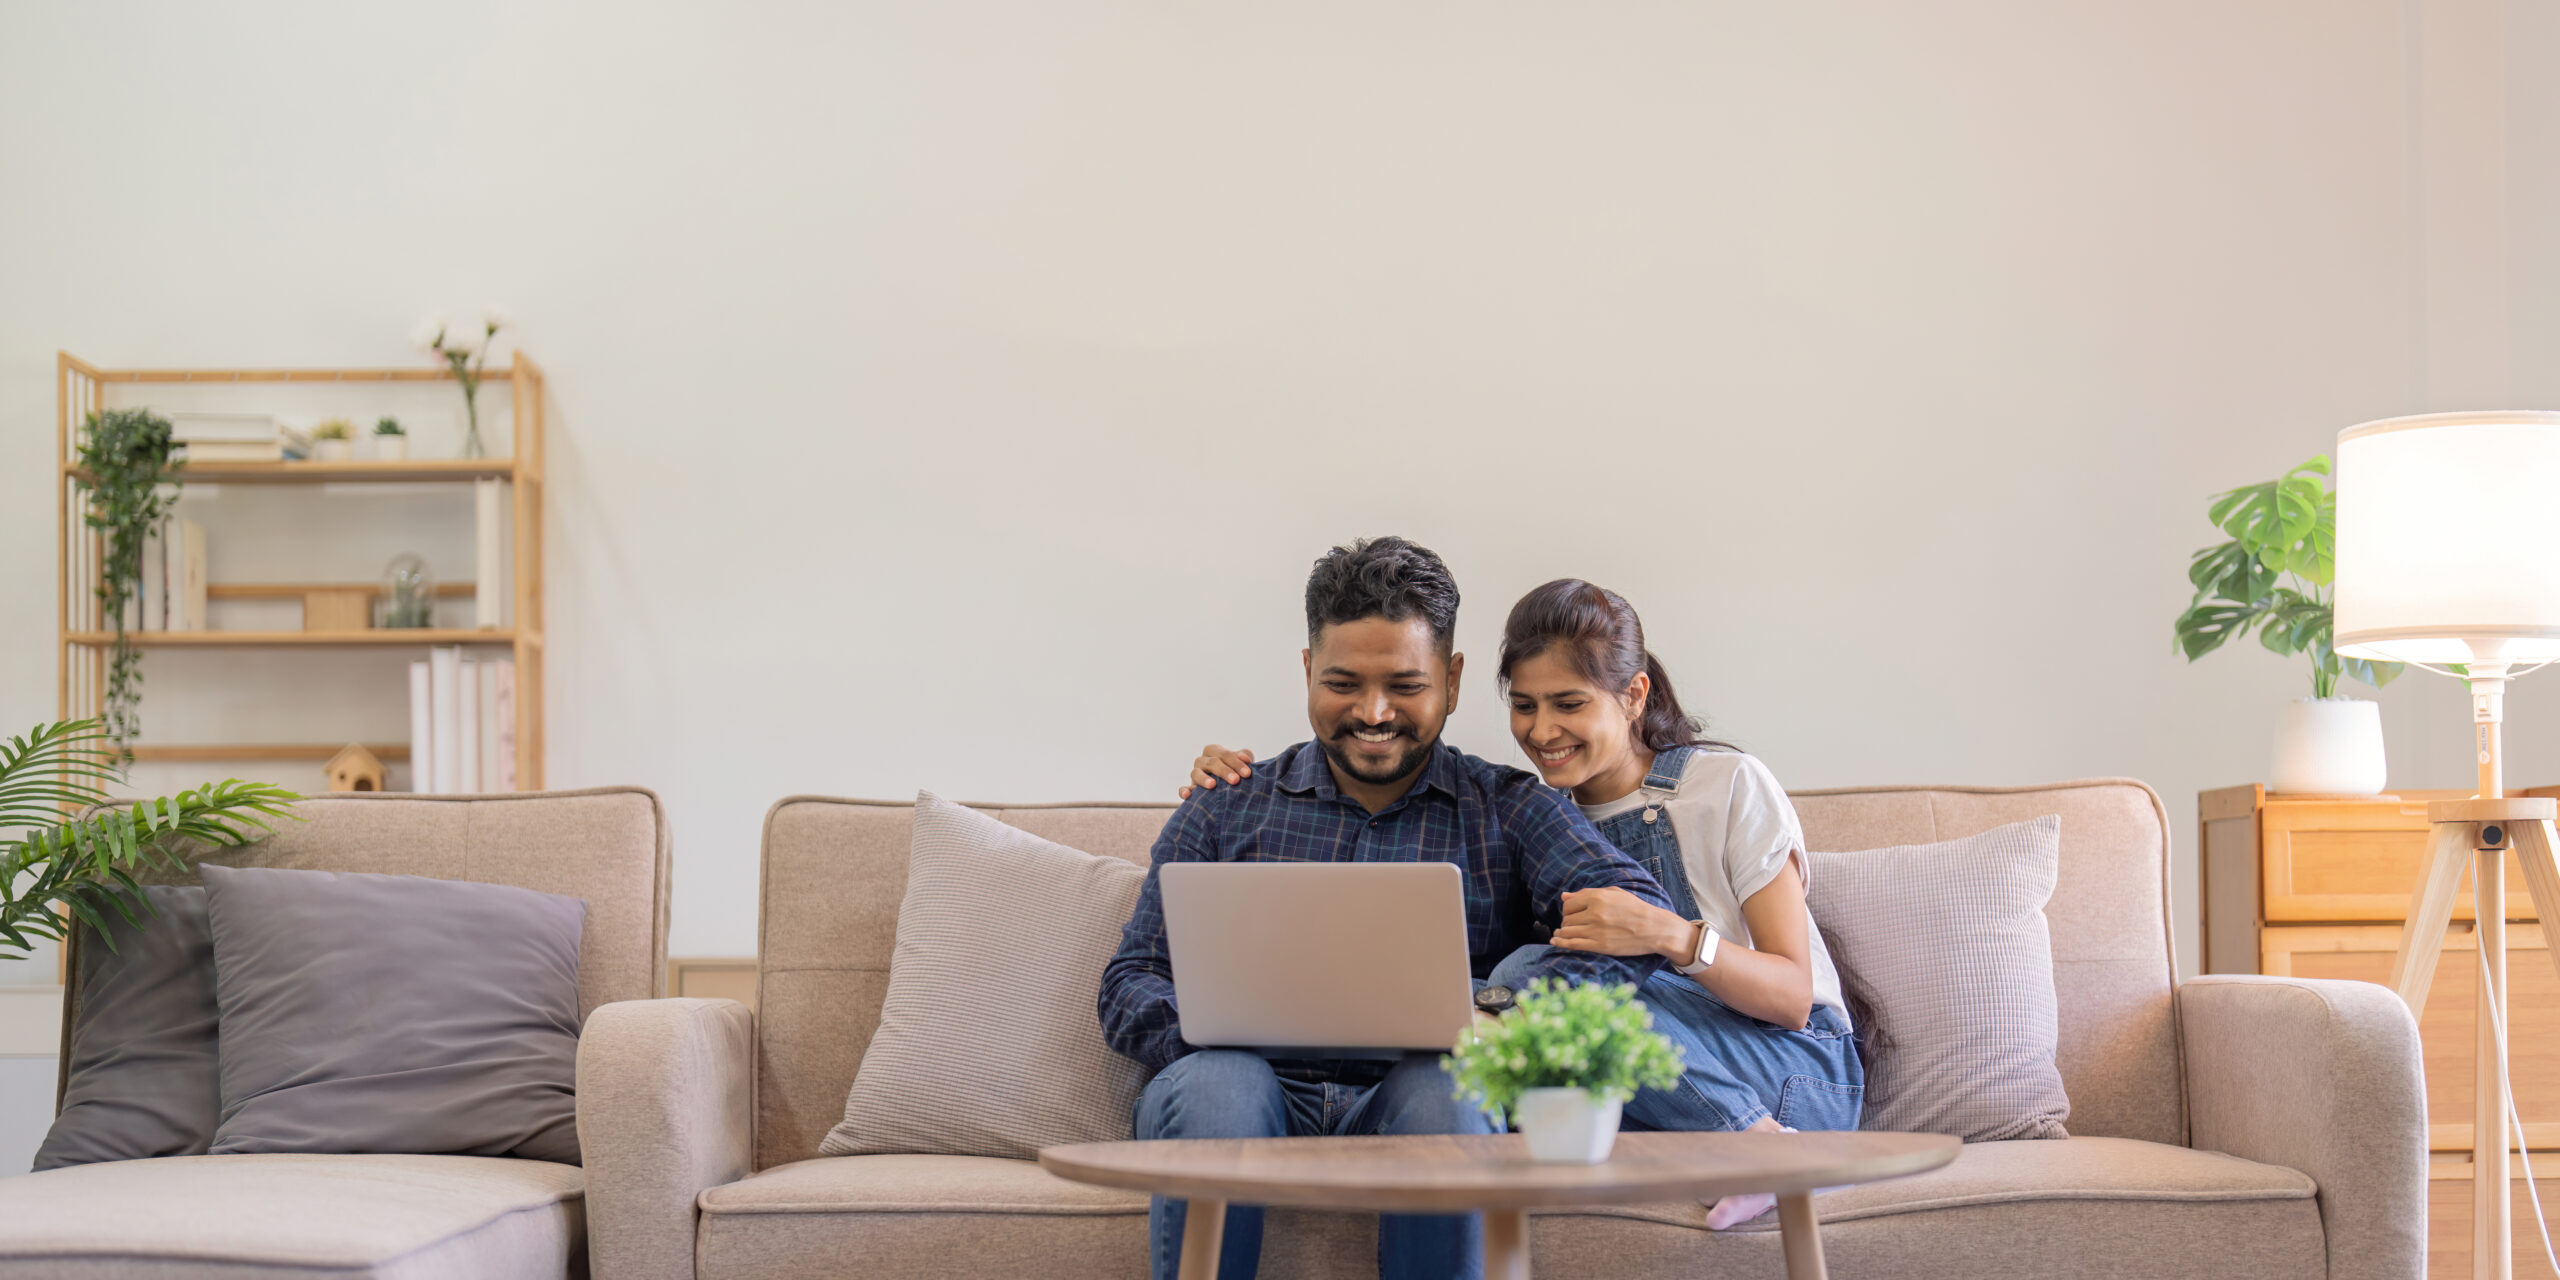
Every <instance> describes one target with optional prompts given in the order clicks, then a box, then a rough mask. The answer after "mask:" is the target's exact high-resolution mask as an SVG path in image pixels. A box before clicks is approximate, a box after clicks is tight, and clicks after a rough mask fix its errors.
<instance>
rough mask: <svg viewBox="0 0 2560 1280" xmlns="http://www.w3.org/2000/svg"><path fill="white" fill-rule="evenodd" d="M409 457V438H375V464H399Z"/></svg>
mask: <svg viewBox="0 0 2560 1280" xmlns="http://www.w3.org/2000/svg"><path fill="white" fill-rule="evenodd" d="M408 456H409V437H407V436H375V437H374V438H373V457H374V460H375V461H376V462H399V461H402V460H404V459H406V458H407V457H408Z"/></svg>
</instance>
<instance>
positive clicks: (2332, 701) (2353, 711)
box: [2267, 698, 2385, 796]
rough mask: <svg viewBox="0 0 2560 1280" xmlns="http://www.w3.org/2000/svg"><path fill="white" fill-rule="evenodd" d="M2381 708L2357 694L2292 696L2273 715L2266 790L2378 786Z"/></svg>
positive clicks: (2355, 792)
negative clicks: (2273, 754)
mask: <svg viewBox="0 0 2560 1280" xmlns="http://www.w3.org/2000/svg"><path fill="white" fill-rule="evenodd" d="M2384 780H2385V779H2384V773H2383V760H2382V708H2381V706H2380V705H2379V704H2377V703H2372V702H2366V701H2364V700H2363V699H2360V698H2296V699H2294V700H2293V701H2292V702H2290V703H2288V704H2286V706H2285V709H2284V712H2283V714H2282V715H2280V716H2278V717H2277V719H2276V758H2275V767H2274V768H2272V769H2270V770H2268V771H2267V790H2269V791H2277V792H2286V793H2293V794H2306V793H2307V794H2312V795H2331V796H2369V795H2372V794H2374V793H2376V792H2378V791H2380V790H2382V784H2383V782H2384Z"/></svg>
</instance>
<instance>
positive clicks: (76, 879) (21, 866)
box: [0, 720, 302, 959]
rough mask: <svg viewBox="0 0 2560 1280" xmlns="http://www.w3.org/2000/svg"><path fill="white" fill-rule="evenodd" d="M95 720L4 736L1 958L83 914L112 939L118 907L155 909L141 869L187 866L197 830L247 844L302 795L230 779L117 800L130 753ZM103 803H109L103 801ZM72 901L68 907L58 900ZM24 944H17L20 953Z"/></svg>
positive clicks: (130, 911)
mask: <svg viewBox="0 0 2560 1280" xmlns="http://www.w3.org/2000/svg"><path fill="white" fill-rule="evenodd" d="M108 743H109V739H108V737H107V733H106V731H105V729H103V728H102V727H101V726H100V724H99V722H98V721H95V720H73V721H67V722H64V723H61V724H40V725H37V726H36V727H35V728H34V730H32V731H30V732H29V733H27V734H25V735H23V736H20V737H16V738H12V739H10V740H9V742H8V744H7V745H6V746H0V959H24V958H25V956H26V953H27V952H29V951H31V950H33V949H34V948H35V943H36V939H38V938H50V939H53V940H55V941H57V942H58V941H60V940H61V939H62V937H63V935H64V933H65V932H66V931H67V930H68V929H69V928H70V925H71V921H72V920H78V921H80V922H82V923H84V924H87V925H88V926H89V927H90V928H92V929H95V930H97V931H98V936H99V938H100V939H101V940H103V941H104V942H105V943H106V944H107V946H108V947H109V948H110V949H113V948H114V946H115V935H114V934H113V933H111V932H110V931H109V930H108V928H107V915H108V913H109V912H111V911H112V912H114V913H115V914H116V915H119V916H122V917H123V918H124V919H125V921H126V922H127V923H131V924H139V923H141V920H142V915H143V914H144V913H148V912H149V911H150V910H151V901H150V899H148V898H145V897H144V896H143V895H142V892H141V886H140V885H139V884H138V883H137V882H136V881H135V880H134V878H133V874H132V873H133V872H134V871H136V870H139V869H143V868H146V867H148V866H150V865H152V864H153V863H158V864H160V865H162V866H164V867H167V868H170V869H173V870H175V869H182V868H183V867H184V866H185V863H184V861H183V860H182V859H181V858H180V857H179V856H178V853H179V850H180V848H181V847H183V846H185V845H186V844H187V843H188V842H193V843H194V844H196V845H212V846H222V845H242V844H248V843H249V842H251V841H253V840H257V839H261V838H263V837H264V835H265V834H266V831H267V829H268V828H269V827H270V825H271V823H270V819H274V818H279V817H284V818H290V817H292V814H291V813H290V812H288V811H287V809H286V808H285V806H287V805H289V804H292V803H293V802H294V801H297V800H300V799H301V798H302V797H301V796H299V795H296V794H294V793H293V792H290V791H287V790H284V789H283V788H281V787H271V786H267V785H265V784H264V783H256V782H242V781H240V780H239V779H237V778H231V779H227V780H225V781H222V782H217V783H213V784H211V785H208V786H203V787H197V788H195V789H194V790H191V791H181V792H179V793H178V794H177V795H174V796H164V797H161V798H159V799H155V800H143V801H139V802H136V803H133V804H129V805H113V806H108V805H107V803H106V802H107V792H106V789H105V786H104V785H103V784H105V783H110V782H115V781H118V780H119V775H118V773H117V768H116V766H117V764H118V761H119V757H120V753H119V752H117V751H116V750H115V749H113V748H112V747H111V746H109V745H107V744H108ZM102 806H104V807H102ZM57 904H59V908H60V911H64V912H68V913H69V917H70V918H69V919H65V918H64V916H63V915H62V914H59V913H58V912H57V909H56V906H57ZM13 953H14V954H13Z"/></svg>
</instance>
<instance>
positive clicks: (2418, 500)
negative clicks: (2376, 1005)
mask: <svg viewBox="0 0 2560 1280" xmlns="http://www.w3.org/2000/svg"><path fill="white" fill-rule="evenodd" d="M2555 485H2560V413H2542V412H2530V411H2506V412H2491V413H2430V414H2420V415H2417V416H2414V417H2407V418H2386V419H2383V420H2382V421H2379V422H2367V423H2362V424H2360V425H2357V426H2352V427H2349V428H2347V429H2346V430H2344V431H2341V432H2339V433H2338V495H2339V496H2338V515H2339V519H2338V539H2337V553H2338V567H2339V569H2340V570H2342V572H2341V573H2340V574H2339V576H2338V588H2339V590H2338V636H2337V638H2338V649H2339V652H2340V653H2341V654H2342V655H2344V656H2348V657H2353V658H2359V659H2365V660H2369V661H2392V662H2406V663H2414V664H2416V665H2418V666H2422V667H2425V668H2427V669H2428V670H2431V671H2441V672H2443V673H2444V674H2447V675H2454V676H2459V677H2461V678H2462V679H2463V680H2465V681H2466V682H2468V683H2469V684H2470V686H2471V720H2472V726H2473V733H2474V735H2475V736H2474V741H2475V742H2476V744H2477V749H2478V750H2477V755H2478V762H2479V766H2480V774H2479V782H2480V792H2479V798H2477V799H2473V800H2446V801H2438V802H2435V803H2432V804H2429V805H2428V806H2427V820H2428V824H2429V826H2430V827H2431V828H2432V831H2431V836H2432V838H2431V840H2430V843H2429V848H2428V854H2427V861H2426V863H2425V864H2424V869H2423V870H2421V871H2420V872H2419V877H2418V892H2417V895H2416V900H2415V904H2414V905H2413V906H2411V907H2410V909H2409V917H2408V923H2407V925H2406V926H2405V927H2404V928H2403V929H2402V931H2401V934H2400V951H2399V954H2398V956H2397V957H2396V958H2395V959H2394V960H2393V961H2392V965H2391V987H2392V989H2393V990H2394V991H2397V992H2398V993H2399V994H2400V998H2401V1000H2402V1001H2403V1002H2405V1003H2407V1004H2408V1006H2409V1010H2410V1012H2411V1013H2412V1014H2413V1015H2416V1016H2418V1017H2421V1018H2423V1017H2424V1016H2425V1014H2426V1001H2427V989H2428V988H2429V987H2430V986H2432V985H2433V983H2434V980H2435V968H2436V957H2437V954H2438V953H2439V952H2440V951H2441V950H2442V949H2443V947H2444V938H2445V929H2446V926H2447V925H2448V924H2449V923H2450V922H2451V919H2452V915H2453V899H2454V893H2455V891H2456V889H2457V888H2458V887H2459V886H2460V884H2461V882H2462V877H2463V873H2464V871H2465V870H2466V869H2467V870H2468V871H2469V872H2470V874H2471V888H2472V893H2473V895H2474V901H2475V910H2474V929H2475V932H2474V937H2475V938H2476V939H2477V941H2478V946H2477V950H2476V953H2475V963H2477V964H2478V966H2479V974H2480V982H2479V985H2478V987H2477V991H2478V995H2479V1019H2478V1039H2477V1040H2476V1041H2475V1044H2476V1046H2477V1048H2476V1059H2475V1069H2476V1075H2475V1081H2476V1083H2475V1085H2474V1093H2473V1099H2472V1102H2473V1115H2472V1140H2473V1146H2472V1154H2471V1160H2472V1170H2473V1176H2472V1183H2471V1193H2472V1202H2471V1205H2472V1239H2473V1248H2472V1255H2471V1263H2472V1271H2473V1274H2475V1275H2479V1276H2500V1277H2503V1276H2507V1275H2509V1274H2511V1273H2512V1270H2513V1257H2512V1255H2513V1252H2514V1247H2513V1246H2514V1241H2513V1240H2512V1238H2511V1236H2510V1232H2509V1229H2508V1220H2509V1215H2510V1212H2511V1209H2512V1205H2511V1203H2510V1201H2509V1198H2508V1197H2509V1192H2508V1182H2507V1168H2508V1165H2507V1153H2508V1152H2509V1151H2510V1150H2512V1149H2513V1148H2514V1143H2513V1142H2512V1141H2511V1139H2512V1138H2514V1137H2518V1136H2521V1135H2517V1134H2515V1133H2513V1131H2512V1130H2511V1129H2510V1128H2509V1125H2510V1122H2511V1120H2512V1118H2513V1109H2512V1107H2511V1105H2510V1100H2509V1098H2508V1076H2507V1036H2506V1008H2507V954H2506V953H2507V924H2506V917H2507V913H2506V911H2505V910H2504V909H2503V908H2504V904H2505V901H2506V896H2507V895H2506V865H2507V851H2508V850H2510V849H2512V850H2514V851H2515V857H2516V861H2517V863H2518V864H2519V865H2520V866H2521V867H2522V868H2523V870H2524V876H2525V884H2526V886H2527V888H2529V889H2530V890H2531V892H2532V897H2533V906H2534V912H2535V914H2536V915H2537V916H2538V917H2539V918H2540V919H2541V920H2543V921H2545V922H2549V921H2553V920H2560V858H2556V857H2555V850H2554V845H2560V832H2555V830H2554V828H2553V819H2554V818H2555V817H2560V805H2555V804H2554V803H2553V802H2552V801H2550V800H2544V799H2513V800H2510V799H2507V798H2506V775H2505V766H2504V763H2503V761H2502V759H2501V755H2502V752H2501V748H2502V746H2503V743H2502V741H2501V739H2502V738H2503V735H2504V733H2505V722H2506V706H2505V704H2506V691H2507V681H2509V680H2510V679H2513V678H2514V677H2516V676H2518V675H2522V674H2524V673H2525V672H2527V671H2531V670H2534V669H2536V668H2539V667H2542V666H2546V665H2548V664H2550V663H2552V662H2555V661H2560V563H2555V562H2554V561H2553V559H2552V556H2551V549H2552V547H2553V546H2554V545H2560V508H2556V507H2554V506H2553V505H2552V502H2551V492H2552V489H2553V487H2554V486H2555ZM2475 853H2476V854H2477V855H2478V856H2476V857H2475V856H2474V855H2475ZM2546 954H2548V955H2550V956H2551V958H2552V960H2553V961H2554V962H2555V963H2560V952H2549V951H2546Z"/></svg>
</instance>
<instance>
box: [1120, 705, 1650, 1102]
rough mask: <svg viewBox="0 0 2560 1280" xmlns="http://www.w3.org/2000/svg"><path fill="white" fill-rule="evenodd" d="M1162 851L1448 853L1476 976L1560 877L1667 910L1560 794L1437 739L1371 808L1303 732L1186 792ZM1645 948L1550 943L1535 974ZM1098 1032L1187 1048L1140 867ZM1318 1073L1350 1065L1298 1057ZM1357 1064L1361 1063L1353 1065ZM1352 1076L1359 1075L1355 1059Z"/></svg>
mask: <svg viewBox="0 0 2560 1280" xmlns="http://www.w3.org/2000/svg"><path fill="white" fill-rule="evenodd" d="M1154 859H1155V865H1156V866H1158V867H1161V866H1163V865H1164V864H1166V863H1168V862H1448V863H1454V864H1456V865H1457V867H1458V869H1459V870H1460V871H1461V872H1463V873H1464V881H1465V884H1466V911H1467V951H1468V955H1469V959H1470V961H1471V963H1472V964H1473V966H1474V969H1475V974H1476V976H1477V977H1479V978H1481V977H1483V976H1484V975H1485V974H1486V973H1488V972H1490V971H1491V970H1492V968H1493V966H1494V965H1495V964H1497V963H1499V962H1500V961H1501V960H1502V958H1503V957H1505V956H1507V955H1509V954H1511V952H1512V951H1513V949H1515V948H1517V947H1520V946H1522V945H1523V944H1526V943H1532V942H1544V941H1546V939H1547V935H1548V934H1549V933H1550V932H1552V931H1553V930H1554V928H1555V926H1556V924H1557V923H1558V921H1559V920H1560V919H1561V918H1562V916H1563V901H1564V894H1565V892H1566V891H1567V890H1571V889H1598V888H1603V887H1606V886H1611V885H1614V886H1616V887H1618V888H1621V889H1625V890H1627V891H1628V892H1630V893H1633V894H1635V895H1636V896H1637V897H1639V898H1642V899H1644V900H1645V901H1647V902H1650V903H1652V904H1654V905H1655V906H1658V907H1663V908H1664V909H1665V910H1669V909H1670V908H1669V906H1668V904H1667V902H1666V901H1665V899H1664V898H1663V895H1662V888H1661V886H1659V885H1657V884H1655V883H1654V880H1653V877H1652V876H1651V875H1650V874H1648V873H1647V872H1646V871H1645V869H1644V868H1643V867H1642V866H1641V865H1639V864H1638V863H1637V862H1636V861H1635V860H1634V859H1633V858H1630V857H1628V856H1627V855H1626V854H1624V853H1622V852H1620V851H1619V850H1618V848H1617V846H1615V845H1612V844H1610V843H1609V842H1608V841H1607V840H1606V839H1604V838H1602V837H1601V835H1600V833H1599V831H1597V830H1596V829H1594V828H1593V827H1592V825H1591V822H1590V820H1589V819H1587V818H1585V817H1583V816H1582V811H1581V810H1580V809H1578V808H1576V807H1575V806H1574V803H1573V800H1572V798H1571V797H1569V796H1567V795H1566V794H1565V793H1563V792H1561V791H1558V790H1556V789H1554V788H1553V787H1549V786H1548V785H1546V784H1545V783H1543V782H1541V781H1539V780H1538V778H1537V776H1536V775H1534V774H1530V773H1525V772H1522V771H1521V770H1518V769H1512V768H1506V767H1504V766H1502V765H1497V764H1492V763H1489V762H1487V761H1483V760H1479V759H1477V758H1475V757H1474V756H1471V755H1468V754H1466V753H1465V752H1462V751H1459V750H1458V749H1457V748H1455V747H1452V746H1450V745H1448V744H1447V743H1445V742H1442V743H1437V744H1434V745H1433V747H1432V749H1431V758H1430V760H1429V761H1428V762H1427V763H1426V764H1424V766H1423V769H1422V777H1421V779H1420V780H1418V781H1416V782H1415V783H1414V785H1413V789H1412V790H1411V791H1408V792H1406V793H1405V795H1404V797H1403V798H1402V799H1399V800H1397V801H1396V802H1395V803H1394V804H1391V805H1388V806H1387V807H1386V808H1384V809H1382V810H1380V811H1378V812H1377V813H1375V814H1372V813H1370V812H1369V811H1368V810H1366V809H1363V808H1361V807H1360V804H1359V802H1358V801H1356V800H1353V799H1351V798H1350V797H1348V796H1345V795H1343V794H1341V792H1339V791H1338V790H1336V789H1335V787H1334V784H1333V770H1332V769H1331V768H1330V767H1329V766H1328V765H1327V764H1326V762H1325V756H1324V750H1323V749H1322V748H1321V747H1319V746H1317V745H1316V744H1315V743H1313V742H1301V743H1299V744H1298V745H1296V746H1294V747H1291V748H1289V749H1288V750H1286V751H1283V752H1281V753H1280V754H1279V755H1278V756H1277V757H1275V758H1273V759H1272V760H1270V761H1268V762H1265V763H1262V764H1257V765H1255V766H1254V769H1253V776H1251V777H1249V778H1246V779H1245V780H1244V781H1242V782H1240V783H1236V784H1234V785H1232V786H1219V787H1216V788H1213V789H1210V790H1205V791H1195V792H1193V793H1192V796H1191V799H1189V800H1188V801H1185V802H1184V803H1183V805H1182V807H1180V808H1178V809H1176V810H1174V811H1173V817H1172V819H1171V820H1169V821H1167V822H1166V823H1165V827H1164V833H1163V834H1162V835H1160V836H1158V837H1157V838H1156V844H1155V853H1154ZM1660 963H1661V962H1660V960H1659V959H1657V958H1655V957H1652V956H1640V957H1616V956H1603V955H1592V954H1588V953H1577V952H1558V953H1556V954H1555V955H1554V956H1553V957H1551V958H1550V959H1549V960H1548V961H1547V962H1546V963H1545V964H1543V965H1542V966H1541V967H1540V968H1539V969H1538V970H1537V972H1538V973H1539V974H1541V975H1544V976H1549V977H1556V978H1564V979H1568V980H1570V981H1574V982H1642V981H1643V980H1644V979H1645V977H1646V976H1647V975H1649V974H1651V973H1652V972H1653V970H1654V969H1655V967H1657V966H1658V965H1659V964H1660ZM1099 1009H1100V1012H1101V1014H1102V1034H1103V1038H1104V1039H1106V1040H1108V1041H1109V1042H1110V1043H1111V1047H1112V1048H1113V1049H1116V1050H1118V1051H1119V1052H1121V1053H1123V1054H1126V1055H1128V1056H1129V1057H1131V1058H1134V1059H1136V1060H1138V1061H1139V1062H1140V1063H1142V1064H1144V1065H1145V1066H1146V1068H1147V1069H1148V1070H1149V1071H1162V1070H1163V1069H1164V1068H1165V1067H1166V1066H1168V1065H1170V1064H1171V1063H1172V1062H1173V1060H1174V1059H1176V1058H1179V1057H1182V1056H1183V1055H1185V1054H1188V1053H1191V1052H1193V1046H1192V1045H1190V1044H1187V1043H1185V1042H1184V1041H1183V1039H1182V1030H1181V1024H1180V1017H1179V1012H1178V1011H1177V1010H1176V1009H1175V1008H1174V1001H1173V962H1172V961H1171V959H1170V958H1168V957H1167V955H1166V954H1165V940H1164V907H1163V898H1162V897H1161V896H1160V895H1159V892H1158V889H1157V881H1156V873H1155V872H1154V871H1152V870H1150V871H1149V872H1148V873H1147V882H1146V886H1145V887H1144V888H1143V889H1141V890H1140V891H1139V893H1138V907H1137V910H1136V911H1135V912H1133V913H1131V915H1130V917H1129V923H1128V926H1127V927H1126V928H1125V929H1123V930H1122V931H1121V934H1120V951H1119V954H1117V955H1115V956H1113V957H1112V958H1111V963H1110V965H1109V966H1107V967H1105V968H1104V969H1103V971H1102V992H1101V997H1100V1000H1099ZM1296 1065H1297V1066H1298V1067H1300V1068H1301V1070H1302V1071H1307V1072H1308V1073H1310V1074H1313V1075H1315V1076H1317V1077H1319V1078H1333V1077H1335V1076H1339V1075H1342V1074H1345V1070H1344V1068H1349V1067H1350V1064H1347V1063H1346V1064H1331V1063H1324V1064H1319V1063H1304V1064H1296ZM1364 1065H1365V1064H1364ZM1349 1074H1359V1071H1358V1069H1356V1068H1353V1069H1351V1070H1350V1071H1349Z"/></svg>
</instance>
